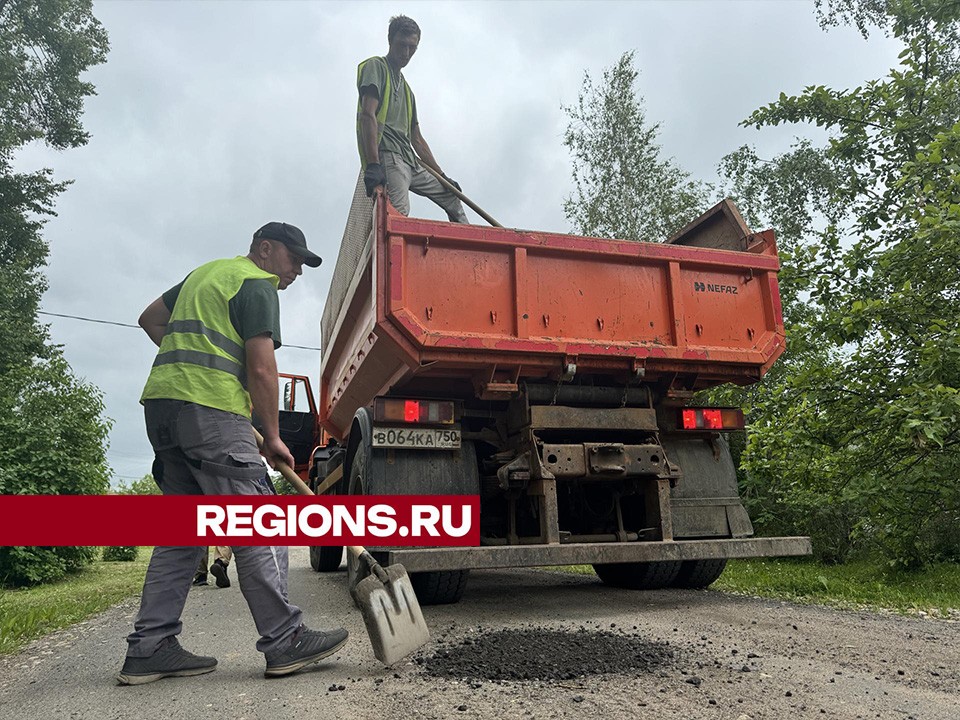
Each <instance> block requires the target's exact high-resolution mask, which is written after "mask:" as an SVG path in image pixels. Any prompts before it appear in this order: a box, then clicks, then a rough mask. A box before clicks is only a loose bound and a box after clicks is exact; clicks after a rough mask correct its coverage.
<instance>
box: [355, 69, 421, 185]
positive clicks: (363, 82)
mask: <svg viewBox="0 0 960 720" xmlns="http://www.w3.org/2000/svg"><path fill="white" fill-rule="evenodd" d="M388 73H390V75H391V77H390V100H389V104H388V105H387V117H386V118H385V121H384V124H383V125H382V127H381V128H380V129H381V130H382V131H383V135H382V136H381V138H380V151H381V152H392V153H396V154H397V155H399V156H400V157H402V158H403V160H404V162H406V163H407V164H408V165H410V166H411V167H416V166H417V161H416V157H415V156H414V154H413V146H412V145H411V144H410V137H409V135H408V134H407V89H408V86H407V81H406V79H405V78H404V77H403V73H401V72H396V73H394V72H392V71H391V70H390V68H389V65H388V63H387V61H386V59H385V58H382V57H372V58H370V59H369V60H367V61H366V62H365V63H364V64H363V69H362V70H361V71H360V78H359V79H358V80H357V91H358V92H359V93H360V98H361V102H362V98H363V96H364V95H367V94H369V95H373V96H374V97H376V98H377V99H378V100H382V98H383V94H384V92H385V91H386V87H387V74H388ZM398 81H399V82H398ZM410 103H411V104H412V110H413V119H412V120H411V123H410V130H411V131H412V130H413V127H414V126H415V125H416V124H417V101H416V98H415V97H414V96H413V90H410ZM379 108H380V106H379V105H378V106H377V109H378V110H379Z"/></svg>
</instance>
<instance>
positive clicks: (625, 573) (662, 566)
mask: <svg viewBox="0 0 960 720" xmlns="http://www.w3.org/2000/svg"><path fill="white" fill-rule="evenodd" d="M681 565H682V562H681V561H679V560H669V561H665V562H636V563H607V564H603V565H601V564H594V566H593V570H594V572H595V573H597V577H599V578H600V580H602V581H603V584H604V585H610V586H612V587H619V588H627V589H628V590H657V589H659V588H665V587H668V586H669V585H670V584H671V583H673V581H674V580H675V579H676V577H677V573H678V572H679V571H680V566H681Z"/></svg>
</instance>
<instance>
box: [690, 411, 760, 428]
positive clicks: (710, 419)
mask: <svg viewBox="0 0 960 720" xmlns="http://www.w3.org/2000/svg"><path fill="white" fill-rule="evenodd" d="M743 428H744V422H743V410H741V409H740V408H682V409H681V410H680V427H679V429H681V430H743Z"/></svg>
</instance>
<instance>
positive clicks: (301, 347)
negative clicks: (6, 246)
mask: <svg viewBox="0 0 960 720" xmlns="http://www.w3.org/2000/svg"><path fill="white" fill-rule="evenodd" d="M37 314H38V315H50V316H52V317H58V318H67V319H69V320H83V321H84V322H92V323H100V324H101V325H116V326H117V327H126V328H134V329H136V330H139V329H140V326H139V325H131V324H129V323H122V322H114V321H113V320H98V319H97V318H88V317H81V316H80V315H64V314H63V313H55V312H47V311H45V310H37ZM283 347H285V348H297V349H298V350H315V351H316V352H320V348H318V347H311V346H309V345H293V344H291V343H284V344H283Z"/></svg>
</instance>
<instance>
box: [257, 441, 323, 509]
mask: <svg viewBox="0 0 960 720" xmlns="http://www.w3.org/2000/svg"><path fill="white" fill-rule="evenodd" d="M253 436H254V437H255V438H256V439H257V447H259V448H260V449H261V450H262V449H263V435H261V434H260V432H259V431H258V430H257V429H256V428H253ZM277 470H278V471H279V472H280V474H281V475H283V479H284V480H286V481H287V482H288V483H290V484H291V485H293V487H294V488H295V489H296V491H297V492H298V493H300V494H301V495H314V494H315V493H314V492H313V490H311V489H310V488H309V487H308V486H307V484H306V483H305V482H304V481H303V480H301V479H300V476H299V475H297V474H296V473H295V472H294V471H293V468H292V467H290V466H289V465H287V464H286V463H285V462H283V461H282V460H281V461H279V462H278V463H277Z"/></svg>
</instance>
